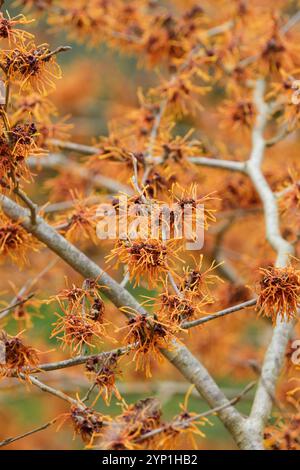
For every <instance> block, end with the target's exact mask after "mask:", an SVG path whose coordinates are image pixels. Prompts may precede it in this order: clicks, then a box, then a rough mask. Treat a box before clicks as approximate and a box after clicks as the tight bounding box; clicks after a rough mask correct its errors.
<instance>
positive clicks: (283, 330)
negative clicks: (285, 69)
mask: <svg viewBox="0 0 300 470" xmlns="http://www.w3.org/2000/svg"><path fill="white" fill-rule="evenodd" d="M264 91H265V83H264V81H263V80H258V81H257V83H256V88H255V93H254V100H255V104H256V107H257V112H258V114H257V121H256V125H255V126H254V129H253V133H252V152H251V155H250V160H249V162H248V163H247V172H248V174H249V176H250V178H251V180H252V182H253V184H254V186H255V188H256V190H257V192H258V194H259V196H260V198H261V200H262V203H263V207H264V214H265V225H266V235H267V239H268V241H269V243H270V245H271V246H272V247H273V248H274V250H275V251H276V252H277V260H276V266H281V267H283V266H285V265H286V264H287V262H288V257H289V255H290V254H292V253H293V246H292V245H291V244H290V243H288V242H287V241H286V240H285V239H284V238H283V237H282V235H281V233H280V227H279V213H278V207H277V201H276V197H275V195H274V193H273V192H272V190H271V188H270V186H269V185H268V183H267V181H266V179H265V177H264V175H263V173H262V170H261V164H262V161H263V157H264V149H265V139H264V135H263V133H264V130H265V127H266V123H267V115H268V109H267V105H266V104H265V102H264ZM293 326H294V323H293V322H286V321H280V320H279V319H278V321H277V324H276V326H275V328H274V332H273V336H272V340H271V343H270V345H269V348H268V350H267V352H266V356H265V359H264V364H263V367H262V374H261V379H260V383H259V386H258V390H257V393H256V396H255V400H254V403H253V408H252V411H251V415H250V419H249V420H248V422H247V427H248V429H249V432H256V433H260V434H261V435H262V432H263V429H264V425H265V423H266V421H267V419H268V417H269V415H270V413H271V410H272V399H271V396H273V395H274V393H275V389H276V383H277V380H278V377H279V374H280V371H281V368H282V365H283V361H284V357H285V351H286V347H287V343H288V340H289V337H290V335H291V332H292V330H293ZM266 387H267V388H266Z"/></svg>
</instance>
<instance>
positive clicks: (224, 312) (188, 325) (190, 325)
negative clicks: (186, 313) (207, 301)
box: [181, 299, 256, 330]
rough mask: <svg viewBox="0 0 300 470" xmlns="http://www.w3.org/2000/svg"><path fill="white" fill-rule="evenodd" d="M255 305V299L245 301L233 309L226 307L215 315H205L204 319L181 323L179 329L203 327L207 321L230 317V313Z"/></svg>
mask: <svg viewBox="0 0 300 470" xmlns="http://www.w3.org/2000/svg"><path fill="white" fill-rule="evenodd" d="M255 304H256V299H251V300H247V301H246V302H243V303H241V304H238V305H234V306H233V307H228V308H225V309H224V310H220V311H219V312H217V313H215V314H212V315H207V316H206V317H202V318H198V319H197V320H193V321H189V322H184V323H182V325H181V328H183V329H185V330H187V329H189V328H193V327H195V326H199V325H203V324H204V323H207V322H209V321H212V320H217V319H218V318H222V317H224V316H225V315H230V314H231V313H235V312H239V311H240V310H243V309H245V308H247V307H253V306H254V305H255Z"/></svg>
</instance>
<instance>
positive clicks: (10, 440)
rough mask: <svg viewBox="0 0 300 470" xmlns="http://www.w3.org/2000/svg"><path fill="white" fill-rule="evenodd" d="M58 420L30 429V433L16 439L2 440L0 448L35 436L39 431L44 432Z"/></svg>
mask: <svg viewBox="0 0 300 470" xmlns="http://www.w3.org/2000/svg"><path fill="white" fill-rule="evenodd" d="M57 419H58V418H54V419H52V420H51V421H49V422H48V423H46V424H42V426H39V427H38V428H35V429H32V430H31V431H28V432H25V433H24V434H20V435H19V436H16V437H9V438H7V439H4V441H1V442H0V447H4V446H7V445H8V444H12V443H13V442H15V441H19V440H20V439H24V438H25V437H28V436H31V435H32V434H35V433H37V432H40V431H44V430H45V429H47V428H49V427H50V426H52V424H54V423H55V422H56V421H57Z"/></svg>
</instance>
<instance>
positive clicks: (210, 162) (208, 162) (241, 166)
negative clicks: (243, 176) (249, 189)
mask: <svg viewBox="0 0 300 470" xmlns="http://www.w3.org/2000/svg"><path fill="white" fill-rule="evenodd" d="M189 161H190V162H191V163H195V165H201V166H208V167H212V168H221V169H223V170H231V171H239V172H241V173H244V172H245V171H246V163H243V162H235V161H230V160H220V159H217V158H207V157H190V158H189Z"/></svg>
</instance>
